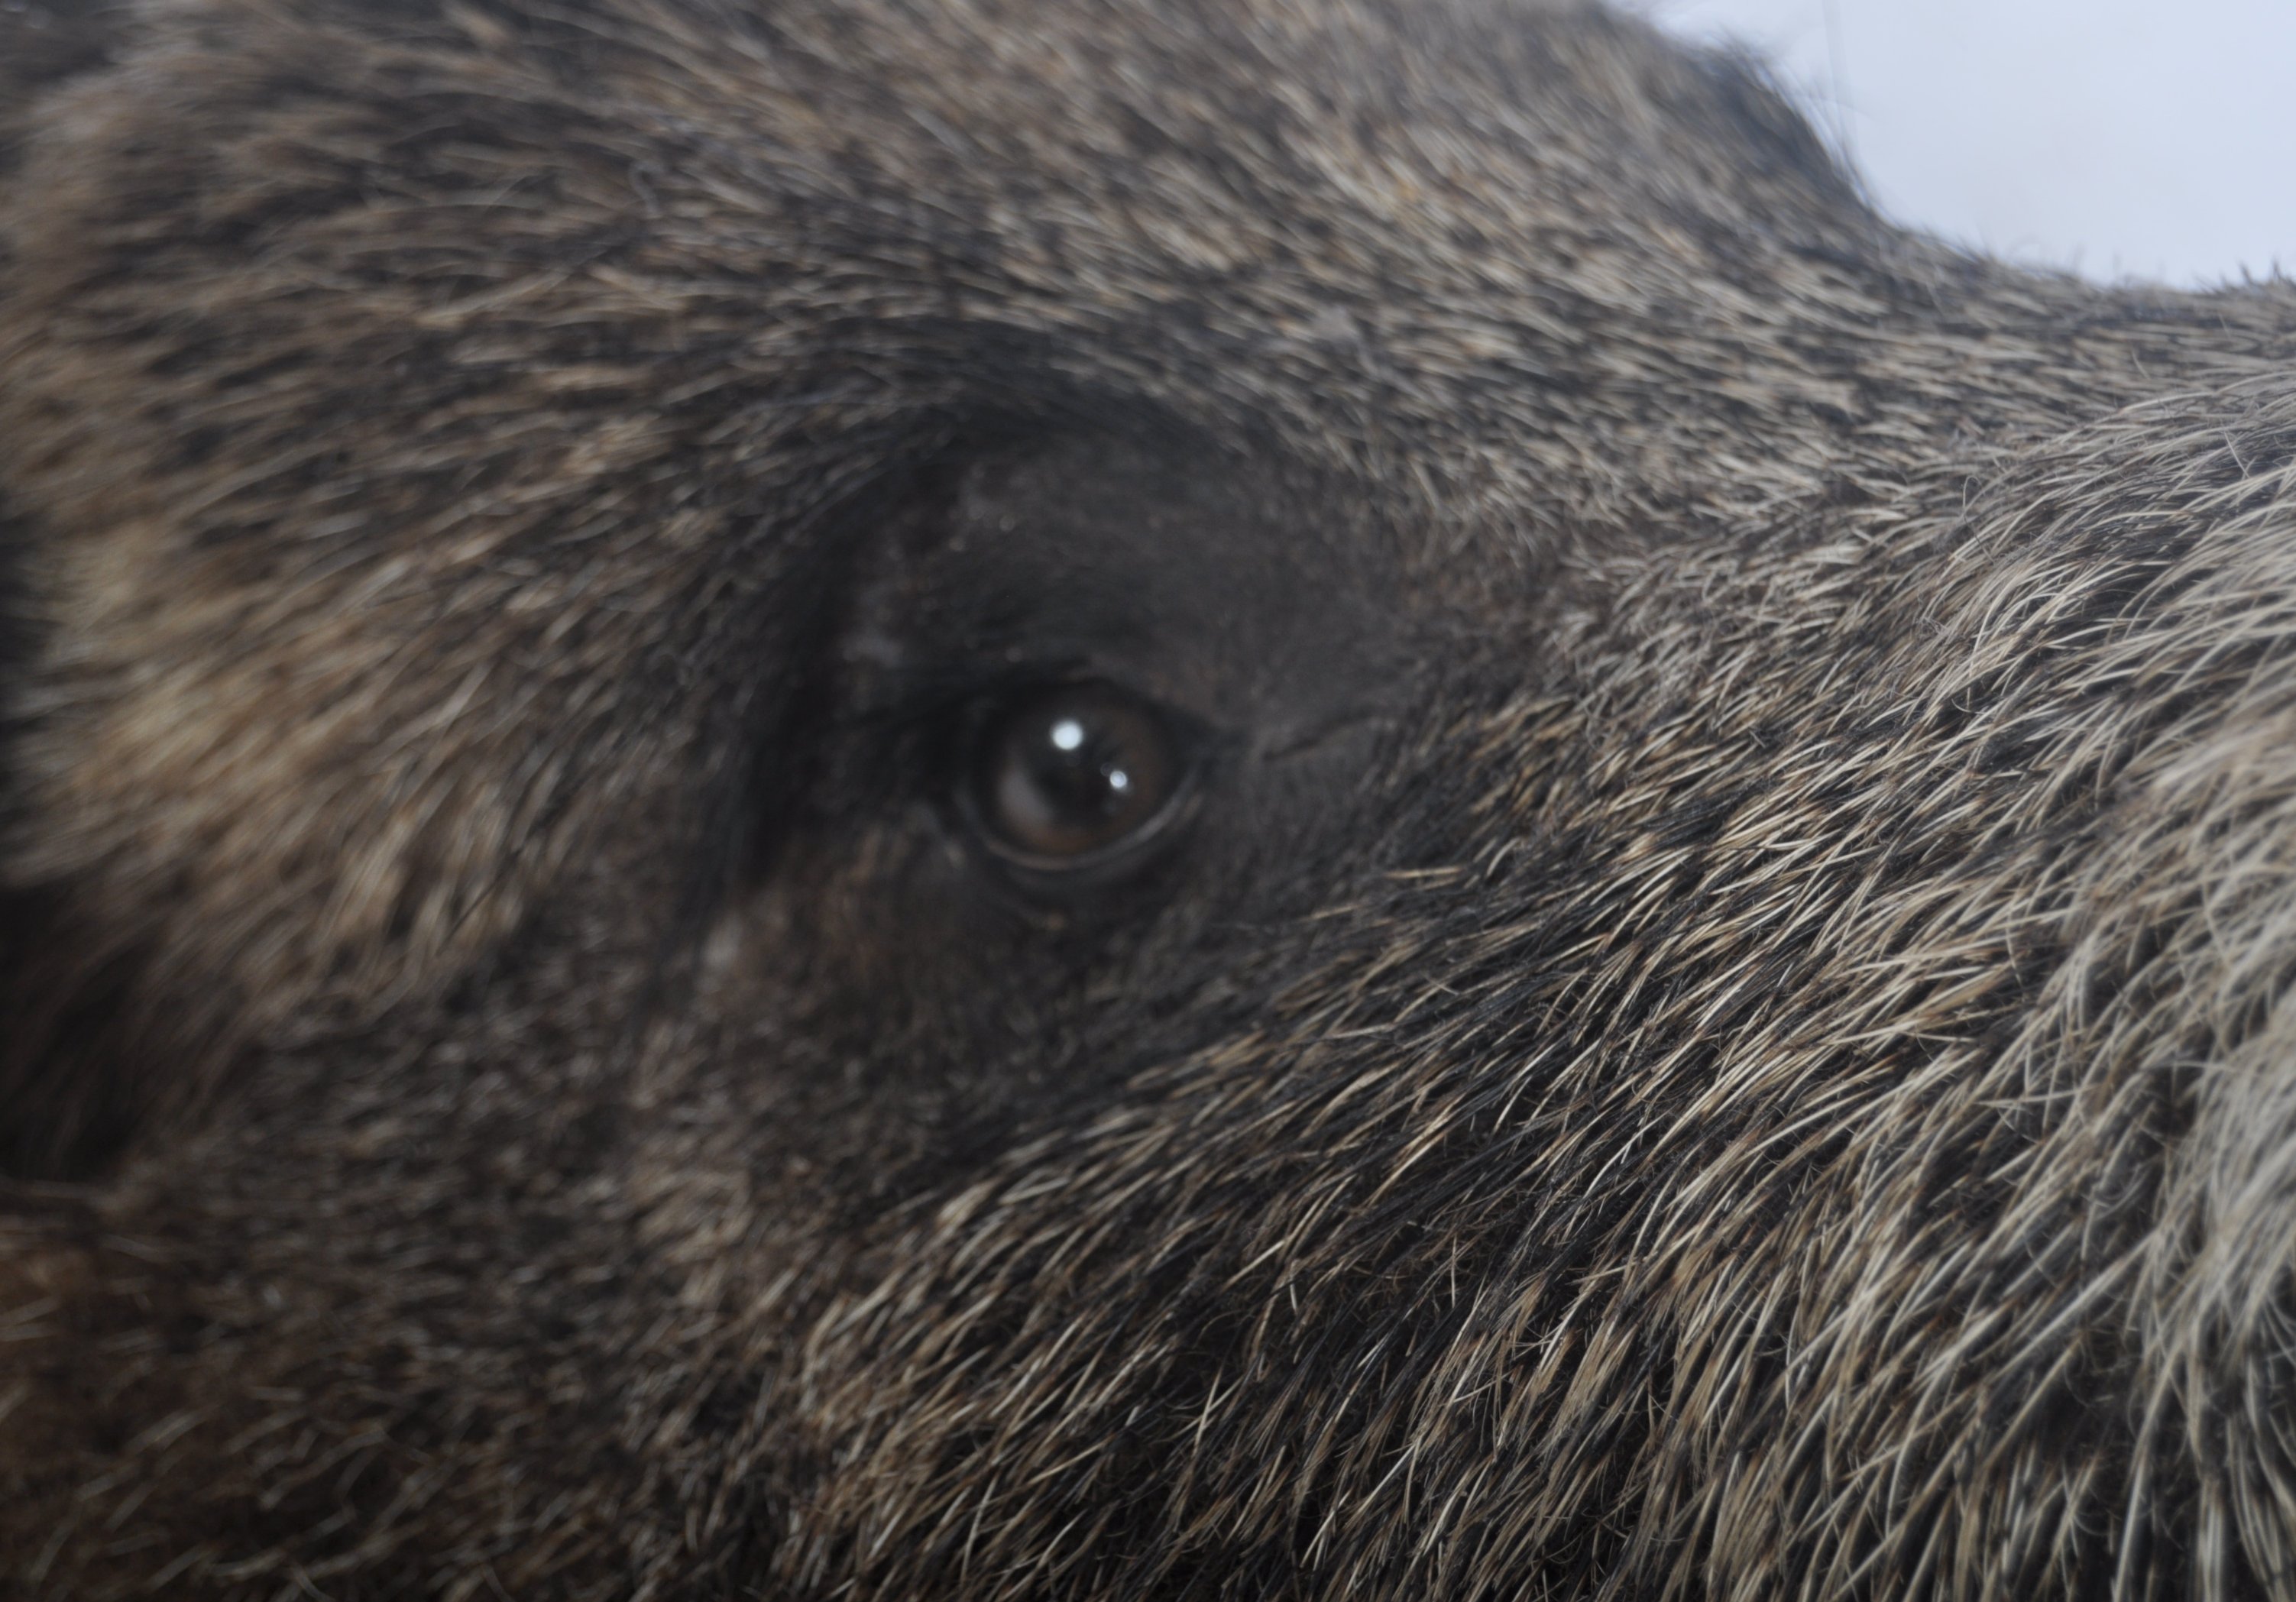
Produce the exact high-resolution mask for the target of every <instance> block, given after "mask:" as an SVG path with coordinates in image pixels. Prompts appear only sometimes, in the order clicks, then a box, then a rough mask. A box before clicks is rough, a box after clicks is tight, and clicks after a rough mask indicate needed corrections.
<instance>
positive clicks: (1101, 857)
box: [965, 684, 1187, 871]
mask: <svg viewBox="0 0 2296 1602" xmlns="http://www.w3.org/2000/svg"><path fill="white" fill-rule="evenodd" d="M1186 778H1187V762H1186V757H1185V753H1184V752H1183V750H1182V748H1181V744H1180V740H1179V739H1178V737H1177V733H1176V732H1175V731H1174V729H1173V727H1172V724H1171V722H1170V720H1169V719H1168V718H1166V717H1165V716H1164V715H1162V714H1161V713H1160V712H1159V711H1158V710H1157V708H1156V707H1155V706H1154V705H1153V704H1152V703H1151V702H1149V701H1147V700H1144V699H1142V698H1140V697H1138V696H1136V695H1133V694H1131V693H1129V692H1128V691H1123V690H1119V689H1118V688H1117V687H1116V686H1114V685H1112V684H1065V685H1062V686H1060V687H1058V688H1056V689H1052V690H1044V691H1037V692H1035V693H1033V694H1029V695H1027V696H1023V697H1021V698H1020V699H1017V700H1014V701H1013V702H1011V703H1009V704H1007V705H1005V706H1003V707H998V708H996V709H995V710H994V711H993V712H992V713H991V714H990V715H989V716H988V718H987V719H986V720H985V721H984V722H983V723H982V724H981V726H980V734H979V737H978V739H977V740H976V742H975V744H974V746H973V748H972V762H971V765H970V771H969V772H967V774H966V776H965V783H966V785H967V787H968V793H967V796H966V800H967V804H968V807H969V810H970V811H971V813H972V816H973V818H974V820H975V821H976V822H977V823H978V825H979V827H980V832H981V834H982V836H983V838H985V839H986V841H987V843H988V845H989V846H990V847H991V848H992V849H994V850H996V852H997V853H998V854H1000V855H1003V856H1005V858H1007V859H1008V860H1010V861H1013V862H1018V863H1020V864H1021V865H1022V866H1025V867H1030V868H1036V869H1039V870H1054V871H1065V870H1074V869H1077V868H1080V867H1084V866H1087V865H1090V864H1096V863H1099V862H1103V861H1106V860H1107V859H1108V858H1110V857H1111V856H1113V855H1118V854H1123V853H1124V852H1125V851H1126V850H1127V849H1128V847H1130V846H1135V845H1136V844H1139V843H1141V842H1142V841H1144V840H1145V839H1147V838H1150V837H1152V836H1153V835H1155V834H1157V833H1160V831H1161V830H1162V829H1163V828H1164V826H1165V825H1166V823H1167V821H1169V816H1170V814H1171V813H1172V811H1173V810H1174V802H1175V800H1176V799H1177V797H1178V796H1179V794H1180V791H1181V789H1183V787H1184V782H1185V780H1186Z"/></svg>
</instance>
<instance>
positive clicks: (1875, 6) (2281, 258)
mask: <svg viewBox="0 0 2296 1602" xmlns="http://www.w3.org/2000/svg"><path fill="white" fill-rule="evenodd" d="M1643 8H1644V10H1645V11H1646V12H1649V14H1651V15H1652V16H1653V17H1655V18H1656V19H1657V20H1659V21H1660V22H1661V24H1663V25H1665V26H1667V27H1669V28H1672V29H1676V30H1677V31H1679V32H1683V33H1686V34H1691V35H1693V36H1695V37H1705V38H1712V37H1720V36H1729V37H1736V38H1739V39H1742V40H1743V41H1745V42H1747V43H1749V44H1753V45H1760V46H1763V47H1765V49H1766V51H1767V53H1769V54H1771V55H1772V56H1773V57H1774V59H1775V60H1776V61H1777V62H1778V63H1779V65H1780V67H1781V68H1782V69H1783V72H1784V77H1785V78H1787V80H1788V81H1789V82H1791V83H1792V84H1793V85H1795V86H1797V87H1799V88H1800V90H1801V91H1802V93H1803V94H1804V95H1805V97H1806V99H1807V100H1808V103H1809V104H1810V106H1811V109H1812V110H1813V112H1814V114H1815V115H1816V118H1817V119H1818V120H1819V122H1820V123H1821V125H1823V126H1825V127H1827V129H1828V131H1829V132H1830V133H1831V134H1833V135H1834V136H1835V137H1836V138H1837V139H1839V140H1840V142H1841V143H1843V144H1845V145H1846V146H1847V148H1848V149H1849V151H1850V152H1851V154H1852V156H1853V157H1854V158H1855V159H1856V161H1857V165H1858V167H1859V168H1862V169H1863V170H1864V172H1865V173H1866V176H1867V178H1868V180H1869V181H1870V184H1871V186H1872V189H1873V192H1874V196H1875V198H1876V199H1877V200H1880V201H1881V203H1882V207H1883V208H1884V209H1886V210H1888V211H1890V213H1891V214H1893V215H1894V216H1897V217H1901V218H1903V219H1905V220H1907V221H1910V222H1916V223H1920V224H1923V225H1926V226H1929V227H1931V228H1935V229H1938V230H1939V231H1941V232H1943V233H1948V234H1950V235H1952V236H1954V237H1955V238H1956V239H1959V240H1962V241H1964V242H1967V243H1971V244H1976V245H1980V246H1982V247H1984V248H1986V249H1990V250H1993V251H1996V252H1998V253H2002V254H2005V255H2007V256H2010V257H2015V258H2018V259H2021V260H2026V261H2035V262H2044V263H2047V264H2050V265H2053V266H2063V267H2071V268H2074V269H2076V270H2078V271H2079V272H2081V273H2084V274H2087V275H2089V276H2091V277H2093V278H2099V279H2108V280H2110V279H2118V278H2124V277H2136V278H2152V279H2165V280H2167V281H2169V282H2174V283H2182V284H2204V283H2210V282H2218V281H2220V280H2223V279H2226V278H2237V277H2239V275H2240V274H2241V272H2242V270H2243V268H2245V269H2247V270H2248V271H2249V272H2251V273H2253V274H2258V275H2259V276H2261V275H2263V274H2267V273H2268V272H2270V271H2272V270H2273V269H2274V267H2275V266H2278V267H2279V268H2280V269H2281V270H2282V271H2284V272H2286V273H2289V274H2296V0H1643ZM1829 24H1830V25H1829Z"/></svg>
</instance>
